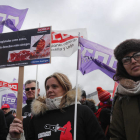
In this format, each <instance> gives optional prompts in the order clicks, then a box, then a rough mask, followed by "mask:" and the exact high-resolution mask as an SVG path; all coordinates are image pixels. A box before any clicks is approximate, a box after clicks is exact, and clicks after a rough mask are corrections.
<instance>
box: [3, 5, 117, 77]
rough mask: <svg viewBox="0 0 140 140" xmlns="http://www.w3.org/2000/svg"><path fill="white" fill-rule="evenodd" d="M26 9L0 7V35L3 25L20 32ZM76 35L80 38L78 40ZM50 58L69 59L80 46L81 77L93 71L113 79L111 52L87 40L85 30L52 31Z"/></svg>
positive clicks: (113, 67) (112, 57) (79, 63)
mask: <svg viewBox="0 0 140 140" xmlns="http://www.w3.org/2000/svg"><path fill="white" fill-rule="evenodd" d="M27 11H28V8H27V9H22V10H19V9H16V8H13V7H11V6H6V5H1V6H0V33H2V32H3V27H4V25H5V26H7V27H8V28H10V29H11V30H13V31H18V30H20V28H21V26H22V24H23V22H24V19H25V16H26V13H27ZM78 33H80V37H79V39H78ZM51 36H52V46H51V47H52V48H51V51H52V57H69V56H71V55H72V54H73V53H74V52H75V51H76V50H77V49H78V43H79V44H80V51H79V56H78V60H77V61H78V69H79V70H80V71H81V73H82V74H83V75H85V74H87V73H89V72H92V71H94V70H97V69H99V70H101V71H102V72H104V73H105V74H107V75H108V76H109V77H110V78H113V75H114V74H115V69H116V63H117V61H116V60H115V58H114V55H113V50H111V49H109V48H107V47H104V46H102V45H99V44H97V43H94V42H91V41H89V40H87V31H86V29H85V28H79V29H72V30H64V31H61V30H60V31H59V30H54V31H52V34H51Z"/></svg>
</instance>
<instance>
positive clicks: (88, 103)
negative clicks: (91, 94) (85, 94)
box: [82, 100, 96, 113]
mask: <svg viewBox="0 0 140 140" xmlns="http://www.w3.org/2000/svg"><path fill="white" fill-rule="evenodd" d="M82 105H87V106H88V107H89V108H90V109H91V110H92V111H93V113H95V112H96V107H95V104H94V103H93V102H90V101H87V100H86V101H85V102H84V103H83V104H82Z"/></svg>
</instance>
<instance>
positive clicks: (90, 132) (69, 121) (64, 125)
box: [8, 73, 105, 140]
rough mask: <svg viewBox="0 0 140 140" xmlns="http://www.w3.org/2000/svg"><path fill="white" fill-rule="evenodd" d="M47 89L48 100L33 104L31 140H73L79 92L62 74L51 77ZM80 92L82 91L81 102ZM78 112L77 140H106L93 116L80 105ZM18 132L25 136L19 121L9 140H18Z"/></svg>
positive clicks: (36, 101) (44, 99) (38, 99)
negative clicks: (16, 138) (76, 101)
mask: <svg viewBox="0 0 140 140" xmlns="http://www.w3.org/2000/svg"><path fill="white" fill-rule="evenodd" d="M45 89H46V98H41V97H38V98H37V99H36V100H34V101H33V103H32V115H33V118H32V120H31V122H30V132H29V136H28V137H29V140H58V139H59V140H73V133H74V106H75V89H72V85H71V82H70V81H69V79H68V77H67V76H66V75H64V74H62V73H54V74H53V75H51V76H49V77H47V78H46V80H45ZM80 92H81V91H80V89H78V100H79V99H80ZM77 109H78V111H77V140H91V139H92V140H105V136H104V133H103V131H102V129H101V127H100V126H99V124H98V121H97V119H96V117H95V116H94V114H93V112H92V111H91V110H90V109H89V108H88V107H86V106H82V105H80V103H79V102H78V105H77ZM15 132H16V133H23V129H22V122H21V121H20V120H18V119H15V120H14V122H13V123H12V125H11V127H10V134H9V136H8V137H9V139H10V138H15ZM21 139H22V140H23V139H24V136H23V135H22V138H21Z"/></svg>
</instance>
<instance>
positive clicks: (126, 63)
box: [122, 52, 140, 65]
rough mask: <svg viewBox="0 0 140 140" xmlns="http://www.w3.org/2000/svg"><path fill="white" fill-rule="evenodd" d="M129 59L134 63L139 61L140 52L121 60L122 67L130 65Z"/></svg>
mask: <svg viewBox="0 0 140 140" xmlns="http://www.w3.org/2000/svg"><path fill="white" fill-rule="evenodd" d="M131 58H134V59H135V60H136V61H138V60H140V52H137V53H134V54H133V55H132V56H127V57H124V58H123V59H122V63H123V64H124V65H128V64H130V63H131Z"/></svg>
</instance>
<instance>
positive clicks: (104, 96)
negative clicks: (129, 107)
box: [97, 87, 111, 102]
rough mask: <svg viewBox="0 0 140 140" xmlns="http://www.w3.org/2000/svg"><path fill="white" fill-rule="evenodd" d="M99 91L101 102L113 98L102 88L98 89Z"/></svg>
mask: <svg viewBox="0 0 140 140" xmlns="http://www.w3.org/2000/svg"><path fill="white" fill-rule="evenodd" d="M97 91H98V98H99V100H100V101H101V102H104V101H106V100H107V99H109V98H110V97H111V94H110V93H109V92H108V91H106V90H103V89H102V88H101V87H97Z"/></svg>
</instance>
